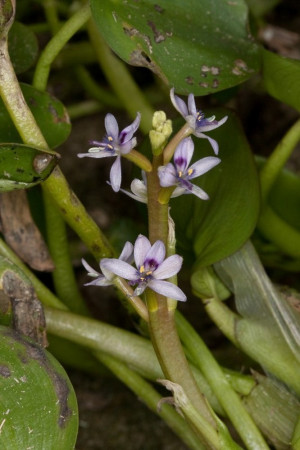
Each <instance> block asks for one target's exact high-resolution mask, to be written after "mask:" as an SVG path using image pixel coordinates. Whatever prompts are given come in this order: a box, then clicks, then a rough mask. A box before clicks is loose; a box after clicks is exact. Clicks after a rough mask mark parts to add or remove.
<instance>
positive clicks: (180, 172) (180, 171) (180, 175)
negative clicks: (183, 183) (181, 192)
mask: <svg viewBox="0 0 300 450" xmlns="http://www.w3.org/2000/svg"><path fill="white" fill-rule="evenodd" d="M182 174H183V172H182V170H179V172H178V176H179V178H181V177H182Z"/></svg>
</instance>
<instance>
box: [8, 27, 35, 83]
mask: <svg viewBox="0 0 300 450" xmlns="http://www.w3.org/2000/svg"><path fill="white" fill-rule="evenodd" d="M38 51H39V47H38V41H37V38H36V36H35V34H34V33H33V32H32V31H31V30H30V29H29V28H28V27H26V26H25V25H23V24H22V23H19V22H14V24H13V25H12V27H11V29H10V31H9V34H8V52H9V55H10V58H11V61H12V64H13V66H14V69H15V72H16V73H17V74H19V73H23V72H26V70H28V69H29V68H30V67H31V66H33V64H34V62H35V61H36V59H37V55H38Z"/></svg>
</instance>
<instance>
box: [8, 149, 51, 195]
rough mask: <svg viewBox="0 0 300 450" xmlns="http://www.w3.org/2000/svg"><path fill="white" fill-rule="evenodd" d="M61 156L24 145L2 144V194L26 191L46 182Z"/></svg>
mask: <svg viewBox="0 0 300 450" xmlns="http://www.w3.org/2000/svg"><path fill="white" fill-rule="evenodd" d="M58 159H59V155H58V154H57V153H55V152H53V151H50V150H41V149H37V148H34V147H29V146H28V145H22V144H0V192H4V191H12V190H14V189H26V188H29V187H31V186H34V185H36V184H38V183H40V182H41V181H43V180H45V179H46V178H47V177H48V176H49V175H50V173H51V172H52V170H53V169H54V167H55V166H56V164H57V163H58Z"/></svg>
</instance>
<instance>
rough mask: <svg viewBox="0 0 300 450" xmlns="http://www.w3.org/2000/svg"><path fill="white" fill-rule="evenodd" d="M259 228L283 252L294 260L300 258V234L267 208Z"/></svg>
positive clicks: (258, 225) (263, 212)
mask: <svg viewBox="0 0 300 450" xmlns="http://www.w3.org/2000/svg"><path fill="white" fill-rule="evenodd" d="M257 228H258V229H259V231H260V232H261V233H262V234H263V235H264V236H265V237H266V238H267V239H269V240H270V241H272V242H273V243H274V244H275V245H276V246H277V247H278V248H279V249H280V250H281V251H283V252H284V253H285V254H287V255H289V256H291V257H292V258H297V259H299V258H300V233H299V231H298V230H296V228H294V227H292V226H291V225H289V224H288V223H287V222H285V221H284V220H283V219H282V218H281V217H279V216H278V215H277V214H276V213H275V212H274V211H273V209H272V208H271V207H270V206H266V207H265V208H264V209H263V211H262V213H261V216H260V218H259V221H258V224H257Z"/></svg>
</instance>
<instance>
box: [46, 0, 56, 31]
mask: <svg viewBox="0 0 300 450" xmlns="http://www.w3.org/2000/svg"><path fill="white" fill-rule="evenodd" d="M42 5H43V8H44V12H45V16H46V19H47V23H48V24H49V27H50V30H51V33H52V34H55V33H56V32H57V31H58V30H59V28H60V23H59V18H58V14H57V8H56V1H55V0H44V1H43V3H42Z"/></svg>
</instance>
